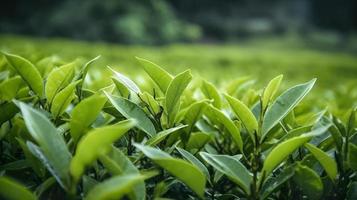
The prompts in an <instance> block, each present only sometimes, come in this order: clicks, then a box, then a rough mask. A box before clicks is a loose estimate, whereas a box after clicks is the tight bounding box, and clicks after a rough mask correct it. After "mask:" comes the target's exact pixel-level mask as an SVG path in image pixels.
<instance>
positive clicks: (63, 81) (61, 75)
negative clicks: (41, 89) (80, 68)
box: [45, 62, 76, 105]
mask: <svg viewBox="0 0 357 200" xmlns="http://www.w3.org/2000/svg"><path fill="white" fill-rule="evenodd" d="M75 67H76V63H75V62H71V63H69V64H66V65H62V66H61V67H58V68H55V69H53V70H52V71H51V72H50V73H49V74H48V77H47V82H46V86H45V94H46V98H47V102H48V103H49V105H51V104H52V101H53V98H55V96H56V94H57V93H58V92H59V91H60V90H62V89H63V88H65V87H66V86H67V85H68V84H70V82H71V80H72V79H73V76H74V70H75Z"/></svg>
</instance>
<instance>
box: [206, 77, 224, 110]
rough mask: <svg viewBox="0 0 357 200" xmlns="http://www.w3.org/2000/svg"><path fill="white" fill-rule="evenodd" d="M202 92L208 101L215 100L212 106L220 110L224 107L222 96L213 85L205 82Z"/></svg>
mask: <svg viewBox="0 0 357 200" xmlns="http://www.w3.org/2000/svg"><path fill="white" fill-rule="evenodd" d="M201 91H202V92H203V94H204V95H205V96H206V97H207V98H208V99H213V103H212V104H213V106H214V107H216V108H218V109H219V108H221V107H222V100H221V96H220V95H219V92H218V90H217V88H216V87H215V86H214V85H213V84H212V83H210V82H208V81H206V80H204V81H203V83H202V86H201Z"/></svg>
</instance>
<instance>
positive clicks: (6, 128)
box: [0, 53, 357, 200]
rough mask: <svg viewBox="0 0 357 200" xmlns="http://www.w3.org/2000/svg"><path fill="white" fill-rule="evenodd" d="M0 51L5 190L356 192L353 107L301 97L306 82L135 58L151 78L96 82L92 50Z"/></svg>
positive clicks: (132, 194)
mask: <svg viewBox="0 0 357 200" xmlns="http://www.w3.org/2000/svg"><path fill="white" fill-rule="evenodd" d="M3 55H4V58H3V62H2V63H3V64H2V65H1V73H0V81H1V83H0V99H1V102H0V112H1V116H0V125H1V132H0V149H1V155H0V156H1V157H0V158H1V163H0V175H1V176H0V196H1V197H3V198H5V199H82V198H84V199H121V198H124V199H163V198H166V199H167V198H172V199H240V198H242V199H252V200H253V199H254V200H255V199H356V198H357V180H356V169H357V157H356V155H357V126H356V112H357V111H356V108H353V109H352V108H351V109H350V110H349V111H348V113H345V114H347V115H348V118H347V120H345V119H344V118H341V119H340V118H338V117H336V116H334V115H332V114H331V113H330V112H329V111H327V110H326V109H325V110H324V109H322V110H320V109H319V108H320V107H319V106H318V105H317V103H314V101H308V102H302V101H303V99H304V97H305V96H306V95H307V94H308V93H309V92H310V90H311V89H312V88H313V86H314V84H315V82H316V79H312V80H310V81H307V82H305V83H302V84H298V85H295V86H293V87H290V88H288V89H286V90H284V91H281V89H280V86H281V83H282V82H283V76H282V75H279V76H277V77H275V78H273V79H272V80H271V81H270V82H268V83H267V85H266V87H264V88H263V89H262V90H254V89H252V88H250V87H249V86H250V85H251V84H249V82H250V79H249V78H246V77H243V78H238V79H236V80H235V81H233V82H231V83H229V84H226V85H225V86H224V87H223V88H217V87H216V86H215V85H214V84H212V83H211V82H209V81H206V80H203V81H198V80H197V79H193V77H192V74H191V72H190V70H186V71H183V72H181V73H179V74H177V75H172V74H170V73H168V72H167V71H165V70H164V69H163V68H161V67H159V66H158V65H156V64H154V63H152V62H150V61H147V60H145V59H142V58H137V61H138V62H137V64H138V65H140V66H141V67H142V68H143V70H144V71H145V72H146V73H147V74H148V76H149V77H150V79H145V80H143V81H141V82H137V81H136V82H134V81H133V80H132V79H130V78H129V76H126V75H124V74H123V73H121V72H119V71H116V70H115V69H113V68H111V67H108V69H110V70H111V71H112V77H101V78H100V79H99V81H100V82H103V81H104V82H105V83H109V84H108V85H107V86H105V87H101V88H98V85H97V84H98V81H95V80H93V77H91V76H90V75H89V74H88V70H89V68H91V66H93V65H95V64H96V61H97V60H98V59H100V58H99V57H95V58H94V59H92V60H90V61H88V62H86V63H81V62H80V61H74V62H71V63H63V64H61V65H60V66H59V65H58V62H57V61H56V60H53V59H48V60H46V61H43V62H42V63H36V64H33V63H32V62H30V61H29V60H28V59H26V58H23V57H21V56H18V55H13V54H8V53H3ZM99 85H103V84H99ZM316 102H317V101H316Z"/></svg>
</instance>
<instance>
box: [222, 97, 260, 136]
mask: <svg viewBox="0 0 357 200" xmlns="http://www.w3.org/2000/svg"><path fill="white" fill-rule="evenodd" d="M225 97H226V99H227V101H228V103H229V105H230V106H231V108H232V110H233V111H234V113H235V114H236V115H237V116H238V118H239V119H240V120H241V121H242V123H243V124H244V126H245V128H246V129H247V130H248V133H249V134H250V137H251V138H252V141H255V136H254V133H257V134H258V122H257V120H256V119H255V117H254V115H253V113H252V112H251V111H250V109H249V108H248V107H247V106H246V105H245V104H244V103H243V102H241V101H239V100H238V99H236V98H233V97H231V96H229V95H225Z"/></svg>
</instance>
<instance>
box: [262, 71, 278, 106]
mask: <svg viewBox="0 0 357 200" xmlns="http://www.w3.org/2000/svg"><path fill="white" fill-rule="evenodd" d="M281 80H283V75H279V76H277V77H275V78H273V79H272V80H271V81H270V82H269V83H268V86H267V87H266V88H265V89H264V92H263V96H262V105H263V106H262V107H263V110H265V109H266V107H267V106H268V105H269V103H270V101H271V100H272V99H273V97H274V95H275V94H276V92H277V91H278V89H279V86H280V83H281Z"/></svg>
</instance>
